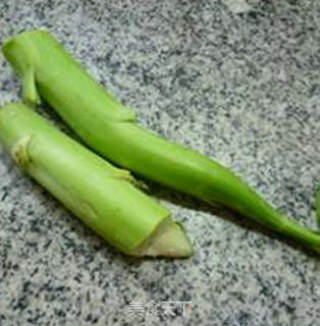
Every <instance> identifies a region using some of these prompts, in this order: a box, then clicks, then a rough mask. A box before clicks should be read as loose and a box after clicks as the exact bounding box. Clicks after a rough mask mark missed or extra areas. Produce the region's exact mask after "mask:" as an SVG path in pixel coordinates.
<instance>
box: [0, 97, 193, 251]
mask: <svg viewBox="0 0 320 326" xmlns="http://www.w3.org/2000/svg"><path fill="white" fill-rule="evenodd" d="M0 143H2V144H3V146H4V148H5V150H6V151H7V152H8V153H10V155H11V157H12V158H13V160H14V161H15V163H16V164H17V165H18V166H19V167H20V168H21V169H23V171H24V172H26V173H27V174H29V175H30V176H31V177H33V178H34V179H35V180H36V181H38V182H39V183H40V184H41V185H42V186H43V187H44V188H46V189H47V190H49V191H50V192H51V193H52V194H53V195H54V196H55V197H56V198H57V199H58V200H59V201H60V202H62V203H63V204H64V205H65V206H66V207H67V208H68V209H69V210H70V211H72V212H73V213H74V214H75V215H76V216H78V217H79V218H80V219H81V220H82V221H83V222H84V223H85V224H86V225H88V226H89V227H90V228H91V229H93V230H94V231H95V232H96V233H98V234H99V235H100V236H101V237H103V238H104V239H105V240H107V241H108V242H109V243H110V244H111V245H113V246H114V247H116V248H117V249H119V250H120V251H122V252H123V253H126V254H128V255H133V256H166V257H188V256H190V255H191V254H192V249H191V245H190V242H189V240H188V239H187V237H186V235H185V233H184V231H183V229H182V227H180V225H178V224H176V223H174V222H173V221H172V219H171V217H170V213H169V211H168V210H167V209H166V208H165V207H162V206H161V205H159V204H158V203H157V202H156V201H155V200H153V199H151V198H149V197H148V196H147V195H146V194H144V193H143V192H142V191H140V190H139V189H137V188H136V187H135V185H134V179H133V177H132V176H131V175H130V173H129V172H128V171H126V170H122V169H118V168H116V167H114V166H112V165H111V164H109V163H108V162H106V161H105V160H103V159H102V158H100V157H99V156H97V155H95V154H94V153H92V152H90V151H89V150H88V149H86V148H85V147H83V146H82V145H80V144H79V143H77V142H76V141H74V140H72V139H71V138H69V137H68V136H66V135H64V134H63V133H62V132H61V131H59V130H57V129H56V128H55V127H54V126H52V125H51V124H50V123H49V122H48V121H46V120H45V119H44V118H42V117H41V116H39V115H38V114H36V113H35V112H33V111H32V109H30V108H28V107H26V106H25V105H23V104H20V103H15V104H11V105H8V106H7V107H4V108H2V109H1V110H0Z"/></svg>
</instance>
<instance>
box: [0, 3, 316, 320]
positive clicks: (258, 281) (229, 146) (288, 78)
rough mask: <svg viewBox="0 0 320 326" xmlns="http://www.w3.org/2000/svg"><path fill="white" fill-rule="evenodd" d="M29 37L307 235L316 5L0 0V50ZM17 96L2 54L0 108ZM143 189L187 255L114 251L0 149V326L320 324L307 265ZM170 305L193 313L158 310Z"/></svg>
mask: <svg viewBox="0 0 320 326" xmlns="http://www.w3.org/2000/svg"><path fill="white" fill-rule="evenodd" d="M39 26H42V27H46V28H48V29H49V30H50V31H52V32H53V33H54V34H55V35H56V36H57V37H58V38H59V39H60V40H61V41H62V42H63V43H64V44H65V46H66V47H67V49H68V50H70V51H71V52H72V53H73V54H74V55H75V56H76V57H77V58H78V59H79V60H81V62H82V63H83V64H84V65H85V66H86V67H87V68H88V69H89V70H90V71H91V72H92V73H93V74H94V75H95V76H96V78H97V79H98V80H99V81H101V82H102V83H103V84H104V85H105V86H106V87H107V88H108V89H110V90H111V91H113V92H114V93H115V94H116V95H117V96H118V97H119V98H120V99H121V100H122V101H123V102H124V103H126V104H127V105H128V106H130V107H133V108H135V110H136V112H137V115H138V117H139V119H140V121H141V122H142V124H144V125H145V126H147V127H148V128H150V129H152V130H154V131H155V132H157V133H159V134H161V135H163V136H165V137H167V138H169V139H171V140H174V141H177V142H180V143H182V144H185V145H188V146H190V147H192V148H194V149H197V150H199V151H200V152H202V153H204V154H206V155H208V156H210V157H212V158H215V159H218V160H219V161H220V162H222V163H224V164H225V165H227V166H229V167H230V168H232V169H233V170H234V171H235V172H236V173H237V174H238V175H240V176H242V177H243V178H244V179H245V180H247V181H248V182H249V183H250V185H252V186H253V187H254V188H255V189H257V190H258V191H259V192H260V193H261V194H263V196H264V197H265V198H266V199H268V200H269V201H270V202H272V203H273V204H274V205H275V206H276V207H278V208H279V209H280V210H282V211H283V212H286V213H288V214H289V215H290V216H292V218H294V219H296V220H297V221H298V222H299V223H300V224H302V225H307V226H310V227H316V223H315V212H314V208H315V207H314V195H315V191H316V188H317V186H318V185H319V184H320V151H319V144H320V133H319V131H320V127H319V126H320V109H319V106H320V101H319V100H320V98H319V94H320V93H319V92H320V84H319V81H320V79H319V65H320V54H319V53H320V51H319V50H320V34H319V33H320V32H319V31H320V30H319V27H320V2H319V1H315V0H301V1H294V0H291V1H289V0H281V1H280V0H273V1H272V0H269V1H262V0H248V1H246V2H245V1H244V0H242V1H241V0H225V1H223V0H221V1H218V0H217V1H203V0H199V1H191V0H185V1H177V0H165V1H161V0H149V1H147V0H143V1H133V0H132V1H129V0H121V1H120V0H118V1H116V0H112V1H111V0H110V1H102V0H100V1H98V0H96V1H94V0H91V1H89V0H88V1H75V0H72V1H71V0H70V1H58V0H52V1H22V0H21V1H18V0H15V1H10V0H1V1H0V42H1V43H2V42H3V41H4V40H5V39H6V38H7V37H9V36H11V35H14V34H16V33H18V32H19V31H21V30H24V29H31V28H34V27H39ZM17 99H20V81H19V80H18V79H17V77H16V76H15V75H14V74H13V72H12V71H11V69H10V67H9V66H8V64H7V63H6V62H5V60H4V58H3V56H2V55H1V56H0V104H1V105H4V104H5V103H8V102H11V101H13V100H17ZM43 111H44V112H47V113H46V114H47V115H48V114H49V115H50V116H51V118H52V119H57V117H55V116H54V115H53V114H52V112H50V110H48V108H47V109H43ZM150 192H151V194H152V195H154V196H155V197H158V198H160V200H161V202H162V203H163V204H164V205H166V206H167V207H169V208H170V209H171V210H172V212H173V215H174V216H175V218H176V219H177V220H179V221H181V222H183V224H184V226H185V228H186V229H187V231H188V234H189V236H190V238H191V239H192V242H193V244H194V248H195V255H194V256H193V257H192V258H191V259H188V260H180V261H179V260H173V261H170V260H169V261H167V260H135V259H132V258H127V257H124V256H123V255H121V254H119V253H118V252H115V251H114V250H113V249H111V248H110V247H109V246H108V245H107V244H106V243H105V242H104V241H102V240H100V239H99V238H98V237H97V236H96V235H95V234H93V233H92V232H91V231H90V230H88V229H87V228H85V227H84V226H83V225H82V224H81V223H80V222H79V221H78V220H77V219H76V218H74V217H73V216H71V214H69V213H68V212H67V211H66V210H65V209H64V208H63V207H62V206H61V205H60V204H59V203H58V202H57V201H56V200H54V199H53V198H52V197H51V196H50V195H49V194H48V193H47V192H46V191H45V190H43V189H42V188H40V187H39V186H38V185H37V184H36V183H35V182H33V181H31V180H30V179H29V178H27V177H26V176H24V175H23V174H22V173H21V172H19V171H18V169H16V168H15V167H14V166H13V164H12V162H11V160H10V159H9V157H8V156H7V155H6V154H5V153H3V152H2V149H1V147H0V325H1V326H11V325H15V326H17V325H24V326H28V325H68V326H69V325H70V326H71V325H79V326H80V325H81V326H82V325H159V324H160V323H161V325H203V326H205V325H208V326H209V325H210V326H215V325H217V326H218V325H227V326H229V325H231V326H236V325H239V326H240V325H241V326H245V325H250V326H255V325H256V326H258V325H259V326H261V325H270V326H271V325H272V326H280V325H286V326H294V325H297V326H301V325H303V326H308V325H312V326H315V325H320V303H319V302H320V260H319V257H317V256H316V255H314V254H312V253H310V252H308V251H305V250H302V249H301V248H300V247H298V246H295V245H294V244H293V243H291V242H289V241H286V240H284V239H283V238H281V237H278V236H275V235H273V234H272V233H271V232H268V231H266V230H265V229H261V228H258V227H257V226H256V225H255V224H254V223H251V222H247V221H245V220H244V219H243V218H240V217H239V216H237V215H235V214H233V213H231V212H221V211H220V212H219V211H217V210H215V209H211V208H208V207H207V206H206V205H204V204H202V203H200V202H198V201H197V200H194V199H191V198H188V197H186V196H183V195H181V194H176V193H174V192H171V191H170V190H168V189H165V188H163V187H160V186H157V185H154V184H150ZM168 301H190V306H191V309H188V311H187V313H186V314H184V316H182V313H181V311H180V310H179V309H178V308H179V307H178V306H177V304H176V310H175V311H174V312H173V313H172V314H169V315H168V314H165V313H164V311H162V310H161V307H163V305H164V304H165V303H167V302H168ZM152 307H157V309H156V311H152V309H151V308H152Z"/></svg>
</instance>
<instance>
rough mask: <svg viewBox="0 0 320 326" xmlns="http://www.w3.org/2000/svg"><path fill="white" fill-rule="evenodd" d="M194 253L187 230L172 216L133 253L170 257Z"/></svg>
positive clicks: (185, 256)
mask: <svg viewBox="0 0 320 326" xmlns="http://www.w3.org/2000/svg"><path fill="white" fill-rule="evenodd" d="M192 254H193V250H192V246H191V243H190V240H189V239H188V237H187V235H186V233H185V231H184V230H183V228H182V227H181V226H180V225H179V224H177V223H174V222H173V221H172V220H171V219H170V218H169V219H167V220H166V221H164V223H162V224H161V225H160V226H159V227H158V228H157V230H156V231H155V232H154V233H153V234H152V235H151V237H150V238H149V239H148V240H147V241H145V242H144V243H143V244H142V245H141V246H140V247H139V248H138V249H137V250H135V251H134V252H133V253H132V255H134V256H147V257H168V258H187V257H190V256H191V255H192Z"/></svg>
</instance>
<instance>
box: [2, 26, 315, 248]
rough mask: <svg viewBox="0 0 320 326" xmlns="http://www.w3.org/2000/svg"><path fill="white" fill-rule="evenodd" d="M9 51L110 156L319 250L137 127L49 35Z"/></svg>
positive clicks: (231, 180)
mask: <svg viewBox="0 0 320 326" xmlns="http://www.w3.org/2000/svg"><path fill="white" fill-rule="evenodd" d="M3 52H4V54H5V56H6V58H7V59H8V60H9V61H10V62H11V64H12V66H13V67H14V68H15V69H16V70H17V71H18V72H19V73H20V74H21V75H22V76H23V78H25V75H26V74H27V73H28V71H30V67H32V71H33V73H34V83H35V84H36V89H37V90H38V92H39V93H40V95H41V96H42V97H43V98H45V100H46V101H48V102H49V103H50V104H51V106H52V107H53V108H55V109H56V111H57V112H58V113H59V114H60V115H61V117H62V118H63V119H64V121H65V122H67V123H68V124H69V125H70V126H71V127H72V128H73V129H74V131H75V132H76V133H77V134H79V135H80V136H81V137H82V139H83V140H84V141H85V142H86V143H87V144H88V145H89V146H90V147H92V148H93V149H95V150H96V151H97V152H99V153H100V154H101V155H103V156H104V157H106V158H109V159H110V160H112V161H114V162H116V163H118V164H119V165H121V166H123V167H126V168H128V169H130V170H132V171H134V172H136V173H138V174H140V175H143V176H145V177H147V178H150V179H152V180H155V181H157V182H159V183H162V184H164V185H167V186H170V187H172V188H174V189H176V190H179V191H183V192H185V193H188V194H191V195H193V196H196V197H198V198H200V199H203V200H205V201H207V202H209V203H212V202H218V203H220V204H223V205H225V206H227V207H230V208H232V209H234V210H235V211H237V212H239V213H241V214H243V215H245V216H248V217H250V218H252V219H254V220H256V221H258V222H259V223H261V224H263V225H265V226H267V227H269V228H271V229H273V230H275V231H277V232H279V233H281V234H284V235H286V236H289V237H291V238H293V239H295V240H297V241H299V242H300V243H302V244H304V245H306V246H308V247H311V248H313V249H315V250H318V251H319V248H320V235H319V234H317V233H315V232H314V231H312V230H309V229H307V228H305V227H302V226H299V225H298V224H296V223H295V222H294V221H290V220H289V219H288V218H287V217H285V216H283V215H282V214H280V213H279V212H277V211H276V210H275V209H274V208H273V207H272V206H271V205H269V204H268V203H267V202H266V201H264V200H263V199H262V198H261V197H260V196H259V195H258V194H257V193H256V192H255V191H253V190H252V189H251V188H250V187H249V186H248V185H247V184H246V183H245V182H243V181H242V180H241V179H240V178H238V177H237V176H235V175H234V174H233V173H232V172H231V171H230V170H228V169H226V168H225V167H223V166H222V165H220V164H219V163H217V162H214V161H212V160H210V159H208V158H207V157H205V156H203V155H200V154H199V153H197V152H194V151H192V150H189V149H186V148H184V147H182V146H180V145H177V144H174V143H171V142H168V141H166V140H164V139H162V138H160V137H158V136H156V135H154V134H153V133H151V132H149V131H146V130H143V129H142V128H141V127H139V126H138V125H137V124H136V123H135V120H134V114H133V113H132V112H131V111H130V110H128V109H127V108H125V107H124V106H123V105H122V104H121V103H119V102H117V101H116V100H115V99H114V97H113V96H111V95H110V94H109V93H107V92H106V91H105V90H104V89H103V88H102V86H101V85H99V84H98V83H97V82H96V81H95V80H94V79H93V78H92V77H91V76H90V75H89V74H88V73H87V72H86V71H85V70H84V69H83V68H82V67H81V66H80V65H79V63H77V62H76V61H75V60H74V59H73V58H72V57H71V56H70V55H69V54H68V53H67V52H66V51H65V50H64V49H63V47H62V46H61V45H60V44H59V43H58V42H57V41H56V39H55V38H54V37H52V36H51V35H50V34H49V33H47V32H45V31H39V30H36V31H30V32H25V33H22V34H20V35H18V36H16V37H13V38H12V39H10V40H9V41H8V42H7V43H5V44H4V46H3ZM29 80H32V79H29ZM24 87H26V86H24ZM27 88H29V89H31V90H32V91H30V92H28V91H26V92H25V99H26V100H27V101H30V100H32V99H33V98H35V96H34V92H33V89H34V88H33V87H31V86H29V87H27Z"/></svg>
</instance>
